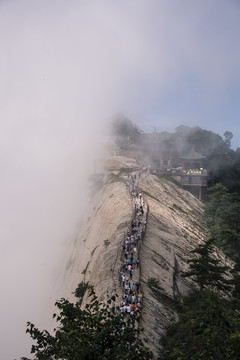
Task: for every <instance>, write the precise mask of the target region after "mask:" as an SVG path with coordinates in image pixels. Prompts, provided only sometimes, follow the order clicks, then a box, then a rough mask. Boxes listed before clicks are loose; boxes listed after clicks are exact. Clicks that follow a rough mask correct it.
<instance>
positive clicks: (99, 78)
mask: <svg viewBox="0 0 240 360" xmlns="http://www.w3.org/2000/svg"><path fill="white" fill-rule="evenodd" d="M239 14H240V6H239V4H238V2H236V1H233V0H230V1H229V2H225V1H222V0H213V1H212V2H211V3H203V2H201V1H197V2H194V3H193V2H192V1H190V0H183V1H181V4H180V3H179V2H178V1H176V0H173V1H171V2H169V1H167V0H163V1H161V2H159V1H157V0H151V1H146V0H143V1H137V0H133V1H131V2H129V1H127V0H123V1H111V0H100V1H97V0H93V1H91V2H89V1H85V0H80V1H78V2H77V1H74V0H68V1H67V0H60V1H57V0H53V1H51V2H49V1H46V0H41V1H40V0H36V1H34V2H32V1H29V0H21V1H17V0H12V1H6V0H2V1H1V2H0V30H1V31H0V34H1V35H0V38H1V50H2V51H1V57H0V65H1V66H0V74H1V81H0V95H1V96H0V111H1V132H0V138H1V141H0V146H1V152H0V164H1V187H0V189H1V190H0V194H1V202H0V211H1V255H0V257H1V258H0V264H1V272H0V273H1V303H0V308H1V310H0V314H1V315H0V324H1V325H0V338H1V345H0V359H3V360H13V359H20V358H21V357H22V356H27V357H29V358H30V357H31V358H32V359H33V358H34V355H31V354H30V351H31V345H32V344H33V341H32V339H31V338H30V336H29V334H26V333H25V332H26V323H27V322H28V321H30V322H32V323H34V324H35V325H36V326H37V327H38V328H39V329H48V330H49V331H52V330H53V328H54V326H56V323H55V322H54V321H53V319H52V314H53V313H54V311H56V310H55V308H54V304H55V302H56V300H57V299H60V298H61V297H65V298H67V299H69V301H76V299H75V297H74V295H73V293H74V291H75V289H76V288H77V286H78V284H79V283H82V284H83V283H84V284H86V283H88V282H89V284H92V285H94V289H95V291H96V294H97V296H98V297H99V298H100V299H106V296H107V294H108V293H111V292H113V291H116V292H117V294H118V295H119V296H120V298H121V297H123V296H124V295H123V289H122V284H121V281H122V276H123V275H122V272H124V271H122V259H124V257H126V259H125V260H126V261H128V259H127V256H126V254H125V250H126V249H125V248H124V251H123V249H122V245H123V244H122V239H123V236H125V234H127V232H128V231H129V226H130V227H131V225H132V226H133V228H134V225H135V228H136V224H135V223H134V224H133V223H131V221H132V218H133V217H134V216H135V211H136V214H138V215H139V216H140V217H141V216H142V218H141V219H142V220H141V221H140V220H139V219H138V220H139V229H137V228H136V230H135V231H136V234H134V236H135V235H136V236H137V231H139V233H140V234H141V236H142V238H141V236H140V235H139V238H140V241H142V242H141V246H138V248H137V246H136V247H133V248H134V249H135V248H136V249H137V250H132V251H135V252H136V251H138V253H137V255H138V256H139V258H140V260H139V259H138V261H140V265H139V267H137V258H138V256H137V255H136V254H135V255H136V262H135V270H136V271H135V273H134V275H132V274H131V271H130V270H133V269H130V270H129V271H130V274H131V275H132V276H133V281H132V282H135V283H136V284H140V285H139V286H140V290H141V299H142V296H143V301H142V300H141V299H140V300H141V301H142V303H141V301H139V302H138V304H140V305H139V309H140V308H141V310H139V309H138V310H139V313H140V312H141V317H142V318H141V322H140V325H139V326H140V327H143V328H144V336H143V339H144V340H143V343H144V346H147V347H149V348H150V351H152V353H153V356H155V357H154V358H157V357H156V356H158V355H159V341H160V338H162V336H163V334H165V333H166V326H167V325H169V324H170V323H171V322H172V323H173V322H174V321H177V319H178V315H179V313H178V309H177V306H175V305H176V304H175V305H173V302H174V300H175V299H176V297H177V296H180V295H187V294H188V292H189V291H190V289H192V288H193V287H194V280H192V279H185V280H183V279H180V275H179V274H178V275H176V279H175V278H174V276H175V270H176V268H177V266H179V269H180V270H181V271H186V272H187V269H188V265H187V264H188V260H189V258H190V255H189V254H190V253H191V251H193V250H194V249H195V247H196V246H197V245H198V244H200V243H201V244H202V243H204V241H206V239H207V234H212V233H214V231H215V233H216V231H220V230H219V228H217V226H216V227H214V229H213V228H211V226H210V225H209V224H210V223H211V221H210V220H209V218H210V215H209V213H208V207H207V205H206V203H205V202H206V201H207V197H208V194H209V192H208V189H209V188H210V187H211V186H216V185H217V184H219V183H220V184H221V185H222V186H223V187H224V189H225V190H224V189H222V188H220V190H219V188H217V191H220V194H221V197H222V198H224V199H225V203H224V204H225V205H226V203H227V204H228V206H230V204H232V203H231V201H232V198H231V194H235V200H236V202H237V201H238V196H237V195H236V194H238V193H239V186H240V184H239V182H238V178H239V175H240V174H239V170H238V169H239V168H240V167H239V144H240V130H239V126H238V123H239V114H240V105H239V104H240V102H239V94H240V89H239V80H240V71H239V61H240V48H239V41H238V38H239V36H238V35H239V33H240V25H239ZM204 171H205V172H204ZM139 177H140V178H139ZM184 182H185V183H184ZM217 186H218V185H217ZM228 192H229V193H228ZM139 193H141V196H142V198H141V199H140V198H139ZM137 194H138V197H137ZM213 194H215V193H214V192H213ZM226 199H227V200H226ZM140 200H141V201H144V206H145V208H143V205H142V202H141V201H140ZM235 200H234V201H235ZM139 201H140V202H139ZM203 204H204V206H205V205H206V209H207V210H206V213H205V212H204V211H205V210H203ZM138 206H139V208H138ZM237 206H238V203H236V204H235V203H234V209H235V208H237ZM147 209H148V210H147ZM231 209H232V208H231ZM230 212H231V211H230ZM221 213H224V211H223V210H222V208H221ZM233 213H234V211H232V212H231V214H233ZM133 214H134V215H133ZM204 214H205V215H204ZM206 214H207V215H206ZM234 214H235V213H234ZM147 216H148V218H147ZM200 216H203V218H204V216H205V217H206V216H208V221H207V220H206V219H205V220H204V221H205V222H206V224H207V225H206V224H205V225H206V228H204V226H205V225H202V223H201V222H200V220H199V217H200ZM233 217H234V216H233ZM236 218H237V215H236ZM225 220H226V219H225ZM225 220H224V221H225ZM135 221H136V219H135ZM221 221H223V220H222V219H221ZM221 221H220V220H219V223H220V222H221ZM233 222H234V226H233V228H231V229H230V230H229V229H228V230H229V231H228V232H227V235H226V231H225V230H226V227H227V225H226V223H228V222H227V221H225V222H224V226H225V227H224V226H223V232H221V233H220V232H219V233H218V232H217V234H218V236H217V235H216V238H217V240H216V243H215V244H214V246H217V247H219V248H218V249H217V250H216V248H215V250H214V257H215V258H216V259H217V261H218V260H219V262H220V264H222V265H223V264H226V265H227V266H229V267H230V268H231V269H232V268H233V267H234V264H235V262H236V261H237V256H236V254H237V253H238V241H239V238H238V237H239V233H240V230H239V232H238V225H236V224H237V223H238V221H237V220H236V219H235V218H234V220H233ZM229 223H230V221H229ZM129 224H131V225H129ZM146 224H147V226H148V227H146V228H145V226H146ZM207 226H209V227H207ZM219 226H220V225H219ZM216 228H217V230H216ZM206 229H207V230H206ZM224 231H225V232H224ZM232 232H234V240H232V239H233V238H232V237H231V236H233V235H232V234H233V233H232ZM223 233H224V235H223ZM142 234H144V237H143V235H142ZM131 235H132V236H133V234H131ZM131 235H130V236H131ZM226 236H229V238H227V239H228V240H229V239H230V240H232V243H234V244H235V245H234V246H235V247H233V248H232V247H231V246H232V245H231V246H230V245H228V243H226V242H227V241H228V240H226ZM223 238H224V240H223ZM143 239H144V241H143ZM138 240H139V239H138ZM230 240H229V242H230ZM124 246H125V245H124ZM140 249H141V250H140ZM239 250H240V248H239ZM132 261H133V260H132ZM128 265H129V264H128ZM180 270H179V271H180ZM124 276H125V275H124ZM173 278H174V280H173ZM175 280H176V281H175ZM124 281H125V277H124ZM232 286H233V285H232ZM138 290H139V289H138ZM159 299H161V301H162V303H161V301H159ZM82 300H83V303H82V306H85V305H86V303H87V301H88V298H87V296H85V297H83V299H82ZM164 301H165V302H164ZM167 302H168V305H169V304H170V305H169V308H168V305H166V303H167ZM159 304H160V305H159ZM118 305H122V304H120V303H119V304H118ZM171 306H172V307H171ZM169 309H170V310H169ZM124 311H125V310H124ZM132 311H133V310H132ZM134 311H135V303H134ZM169 311H170V312H171V314H172V316H171V317H170V318H169ZM139 317H140V315H139ZM162 319H165V320H164V321H163V320H162ZM125 321H126V319H125ZM149 323H150V324H151V326H149ZM234 331H235V330H234ZM234 331H233V332H234ZM234 334H235V333H234ZM236 334H239V332H238V330H236ZM146 339H148V340H147V341H146ZM93 342H94V341H93Z"/></svg>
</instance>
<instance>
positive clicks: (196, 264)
mask: <svg viewBox="0 0 240 360" xmlns="http://www.w3.org/2000/svg"><path fill="white" fill-rule="evenodd" d="M191 252H192V253H193V254H196V255H197V257H196V258H193V259H191V260H189V261H188V263H189V268H190V269H189V271H187V272H185V273H183V274H182V276H183V277H192V278H193V280H194V281H195V282H196V284H197V285H198V286H199V289H200V291H202V290H203V289H205V288H209V289H215V290H227V289H229V285H228V284H227V280H226V278H225V274H226V271H227V270H228V267H227V266H221V265H220V260H218V259H215V258H213V256H212V254H213V252H214V246H213V239H212V238H210V239H208V240H207V241H205V242H204V243H203V244H200V245H198V246H197V247H196V248H195V249H194V250H192V251H191Z"/></svg>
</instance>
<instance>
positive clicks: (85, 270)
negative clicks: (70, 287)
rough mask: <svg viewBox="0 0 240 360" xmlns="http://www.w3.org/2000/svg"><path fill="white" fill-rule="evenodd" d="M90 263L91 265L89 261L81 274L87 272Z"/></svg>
mask: <svg viewBox="0 0 240 360" xmlns="http://www.w3.org/2000/svg"><path fill="white" fill-rule="evenodd" d="M88 265H89V262H88V263H87V265H86V267H85V269H83V271H82V272H81V274H83V275H85V274H86V272H87V269H88Z"/></svg>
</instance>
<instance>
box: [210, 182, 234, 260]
mask: <svg viewBox="0 0 240 360" xmlns="http://www.w3.org/2000/svg"><path fill="white" fill-rule="evenodd" d="M208 198H209V199H208V202H207V203H206V206H205V211H204V217H203V219H204V222H205V224H206V226H207V227H208V229H209V231H210V234H211V237H212V238H214V240H215V243H216V245H217V246H218V247H220V248H221V249H222V250H223V251H224V252H225V254H227V255H228V256H230V257H231V258H232V259H234V260H236V257H237V254H238V253H239V251H240V196H239V195H238V194H237V193H230V192H229V191H228V189H227V188H226V187H225V186H223V185H222V184H216V185H215V186H213V187H211V188H210V189H209V197H208Z"/></svg>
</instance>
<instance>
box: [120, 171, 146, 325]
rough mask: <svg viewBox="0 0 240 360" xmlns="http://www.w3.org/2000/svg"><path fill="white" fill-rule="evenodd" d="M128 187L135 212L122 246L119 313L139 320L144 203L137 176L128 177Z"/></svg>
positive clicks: (144, 219) (144, 220)
mask: <svg viewBox="0 0 240 360" xmlns="http://www.w3.org/2000/svg"><path fill="white" fill-rule="evenodd" d="M128 186H129V190H130V193H131V195H132V196H133V198H134V200H135V212H134V217H133V219H132V221H131V224H130V226H129V228H128V230H127V233H126V235H125V237H124V242H123V244H122V249H121V250H122V251H121V252H122V265H121V271H120V282H121V286H122V289H123V296H122V299H121V304H120V311H121V313H122V314H123V315H124V316H126V317H133V318H134V319H139V317H140V313H141V309H142V301H143V294H142V293H141V291H140V259H139V245H140V242H141V240H142V239H143V236H144V233H145V227H146V215H145V210H144V208H145V202H144V201H143V198H142V194H141V193H139V192H138V191H137V175H131V176H129V181H128Z"/></svg>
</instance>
